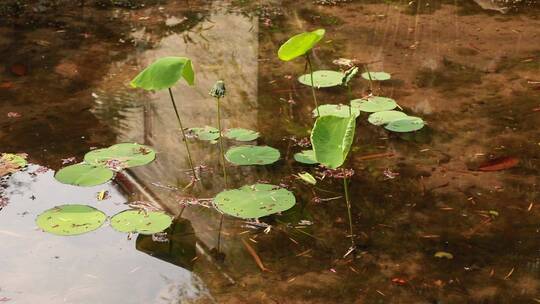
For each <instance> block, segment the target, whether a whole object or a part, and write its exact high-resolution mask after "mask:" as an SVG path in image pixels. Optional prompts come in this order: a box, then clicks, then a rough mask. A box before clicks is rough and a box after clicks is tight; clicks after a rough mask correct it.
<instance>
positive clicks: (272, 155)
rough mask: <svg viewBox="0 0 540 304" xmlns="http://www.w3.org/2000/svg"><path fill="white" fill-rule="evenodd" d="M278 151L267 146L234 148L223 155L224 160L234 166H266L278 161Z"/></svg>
mask: <svg viewBox="0 0 540 304" xmlns="http://www.w3.org/2000/svg"><path fill="white" fill-rule="evenodd" d="M279 157H280V153H279V150H277V149H275V148H272V147H269V146H251V145H244V146H236V147H232V148H230V149H229V150H228V151H227V153H225V158H226V159H227V160H228V161H230V162H231V163H233V164H235V165H240V166H247V165H268V164H272V163H275V162H277V161H278V160H279Z"/></svg>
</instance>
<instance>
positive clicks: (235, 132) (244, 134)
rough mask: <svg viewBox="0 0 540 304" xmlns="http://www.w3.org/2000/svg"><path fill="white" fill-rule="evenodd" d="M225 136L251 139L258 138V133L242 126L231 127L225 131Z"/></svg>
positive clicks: (240, 139)
mask: <svg viewBox="0 0 540 304" xmlns="http://www.w3.org/2000/svg"><path fill="white" fill-rule="evenodd" d="M224 135H225V137H227V138H230V139H234V140H238V141H252V140H255V139H257V138H259V136H260V134H259V132H257V131H253V130H248V129H242V128H233V129H229V130H227V132H225V134H224Z"/></svg>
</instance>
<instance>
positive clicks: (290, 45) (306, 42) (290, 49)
mask: <svg viewBox="0 0 540 304" xmlns="http://www.w3.org/2000/svg"><path fill="white" fill-rule="evenodd" d="M325 32H326V31H325V30H324V29H318V30H315V31H312V32H304V33H300V34H297V35H294V36H293V37H291V38H289V40H287V41H286V42H285V43H284V44H282V45H281V46H280V47H279V50H278V57H279V59H281V60H283V61H290V60H293V59H295V58H298V57H300V56H305V58H306V64H307V66H308V68H309V73H310V75H311V76H310V83H311V93H312V95H313V102H314V103H315V109H318V107H319V104H318V102H317V95H316V94H315V84H314V76H313V66H312V64H311V58H310V53H311V50H312V48H313V47H314V46H315V45H316V44H317V43H318V42H319V41H321V39H322V38H323V37H324V34H325Z"/></svg>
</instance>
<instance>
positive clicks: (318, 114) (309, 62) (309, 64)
mask: <svg viewBox="0 0 540 304" xmlns="http://www.w3.org/2000/svg"><path fill="white" fill-rule="evenodd" d="M306 62H307V64H308V67H309V75H310V76H309V77H310V78H311V94H313V102H314V103H315V109H317V117H320V116H321V113H320V112H319V103H318V102H317V95H316V94H315V85H314V83H313V66H312V65H311V59H310V57H309V53H308V54H307V55H306Z"/></svg>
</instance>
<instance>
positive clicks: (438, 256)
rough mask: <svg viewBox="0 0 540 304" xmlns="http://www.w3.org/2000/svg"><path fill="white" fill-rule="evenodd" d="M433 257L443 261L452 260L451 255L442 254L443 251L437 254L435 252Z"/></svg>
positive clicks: (447, 253)
mask: <svg viewBox="0 0 540 304" xmlns="http://www.w3.org/2000/svg"><path fill="white" fill-rule="evenodd" d="M433 256H434V257H436V258H440V259H442V258H444V259H449V260H451V259H453V258H454V255H453V254H451V253H449V252H444V251H437V252H435V254H434V255H433Z"/></svg>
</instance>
